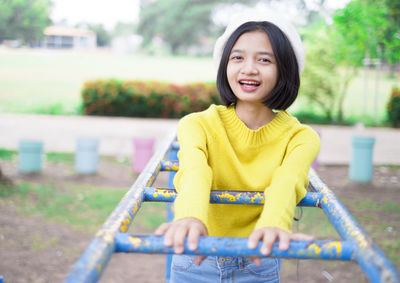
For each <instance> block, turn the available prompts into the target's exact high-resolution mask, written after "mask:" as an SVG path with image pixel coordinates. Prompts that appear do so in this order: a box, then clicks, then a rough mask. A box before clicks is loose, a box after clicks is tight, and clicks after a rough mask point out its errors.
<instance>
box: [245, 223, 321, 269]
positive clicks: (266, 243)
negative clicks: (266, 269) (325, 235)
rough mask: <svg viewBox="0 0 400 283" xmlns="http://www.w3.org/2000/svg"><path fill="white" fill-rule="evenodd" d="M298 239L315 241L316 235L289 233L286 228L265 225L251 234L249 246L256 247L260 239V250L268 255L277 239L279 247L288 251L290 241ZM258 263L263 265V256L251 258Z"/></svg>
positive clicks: (250, 247)
mask: <svg viewBox="0 0 400 283" xmlns="http://www.w3.org/2000/svg"><path fill="white" fill-rule="evenodd" d="M292 240H296V241H313V240H314V237H313V236H310V235H306V234H302V233H289V232H286V231H285V230H282V229H279V228H273V227H265V228H261V229H258V230H255V231H253V232H252V233H251V234H250V236H249V241H248V242H247V246H248V248H249V249H255V248H256V247H257V245H258V242H259V241H262V242H263V243H262V245H261V249H260V252H261V253H262V254H263V255H265V256H267V255H269V254H270V253H271V250H272V246H273V244H274V243H275V241H279V249H280V250H283V251H286V250H287V249H288V248H289V242H290V241H292ZM250 259H251V260H252V261H253V262H254V263H255V264H256V265H258V266H259V265H261V258H259V257H251V258H250Z"/></svg>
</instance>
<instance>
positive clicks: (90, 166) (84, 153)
mask: <svg viewBox="0 0 400 283" xmlns="http://www.w3.org/2000/svg"><path fill="white" fill-rule="evenodd" d="M98 147H99V141H98V140H97V139H90V138H80V139H77V141H76V151H75V170H76V172H77V173H79V174H94V173H96V172H97V168H98V164H99V154H98V151H97V150H98Z"/></svg>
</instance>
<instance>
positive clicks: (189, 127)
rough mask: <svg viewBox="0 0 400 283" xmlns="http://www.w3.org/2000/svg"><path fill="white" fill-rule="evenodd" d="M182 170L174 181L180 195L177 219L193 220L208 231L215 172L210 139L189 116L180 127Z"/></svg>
mask: <svg viewBox="0 0 400 283" xmlns="http://www.w3.org/2000/svg"><path fill="white" fill-rule="evenodd" d="M177 135H178V142H179V144H180V149H179V152H178V159H179V170H178V172H177V174H176V176H175V178H174V185H175V188H176V190H177V192H178V196H177V198H176V200H175V203H174V212H175V217H174V220H179V219H182V218H186V217H194V218H197V219H198V220H200V221H202V222H203V224H204V225H205V226H206V227H207V229H208V221H207V219H208V205H209V202H210V191H211V184H212V170H211V168H210V166H209V165H208V152H207V137H206V132H205V130H204V129H203V127H202V125H201V123H200V121H199V119H198V118H197V117H196V116H193V115H189V116H186V117H184V118H183V119H181V121H180V122H179V125H178V131H177Z"/></svg>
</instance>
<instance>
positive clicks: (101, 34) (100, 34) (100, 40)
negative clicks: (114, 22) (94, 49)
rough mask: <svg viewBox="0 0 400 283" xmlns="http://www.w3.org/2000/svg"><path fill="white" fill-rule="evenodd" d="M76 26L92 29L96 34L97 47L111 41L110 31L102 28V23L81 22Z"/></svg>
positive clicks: (108, 43) (106, 44) (107, 44)
mask: <svg viewBox="0 0 400 283" xmlns="http://www.w3.org/2000/svg"><path fill="white" fill-rule="evenodd" d="M76 27H78V28H85V29H88V30H91V31H93V32H94V33H95V34H96V45H97V46H99V47H103V46H109V45H110V43H111V33H110V32H108V31H107V30H106V29H105V28H104V26H103V24H90V23H85V22H82V23H79V24H77V25H76Z"/></svg>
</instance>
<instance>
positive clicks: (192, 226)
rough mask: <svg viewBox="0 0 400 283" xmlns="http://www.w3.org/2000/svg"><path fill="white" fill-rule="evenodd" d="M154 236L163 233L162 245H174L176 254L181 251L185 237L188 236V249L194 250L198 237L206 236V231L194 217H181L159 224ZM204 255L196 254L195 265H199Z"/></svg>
mask: <svg viewBox="0 0 400 283" xmlns="http://www.w3.org/2000/svg"><path fill="white" fill-rule="evenodd" d="M154 234H155V235H156V236H162V235H164V236H165V237H164V245H165V246H167V247H172V246H174V252H175V253H176V254H181V253H183V250H184V241H185V237H186V236H188V246H189V250H192V251H195V250H197V247H198V242H199V237H200V236H207V235H208V232H207V229H206V226H204V224H203V222H201V221H200V220H198V219H196V218H192V217H188V218H183V219H180V220H177V221H174V222H171V223H163V224H161V225H160V226H159V227H158V228H157V229H156V231H155V232H154ZM205 258H206V257H205V256H196V257H195V259H194V263H195V265H199V264H200V263H201V262H202V261H203V260H204V259H205Z"/></svg>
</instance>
